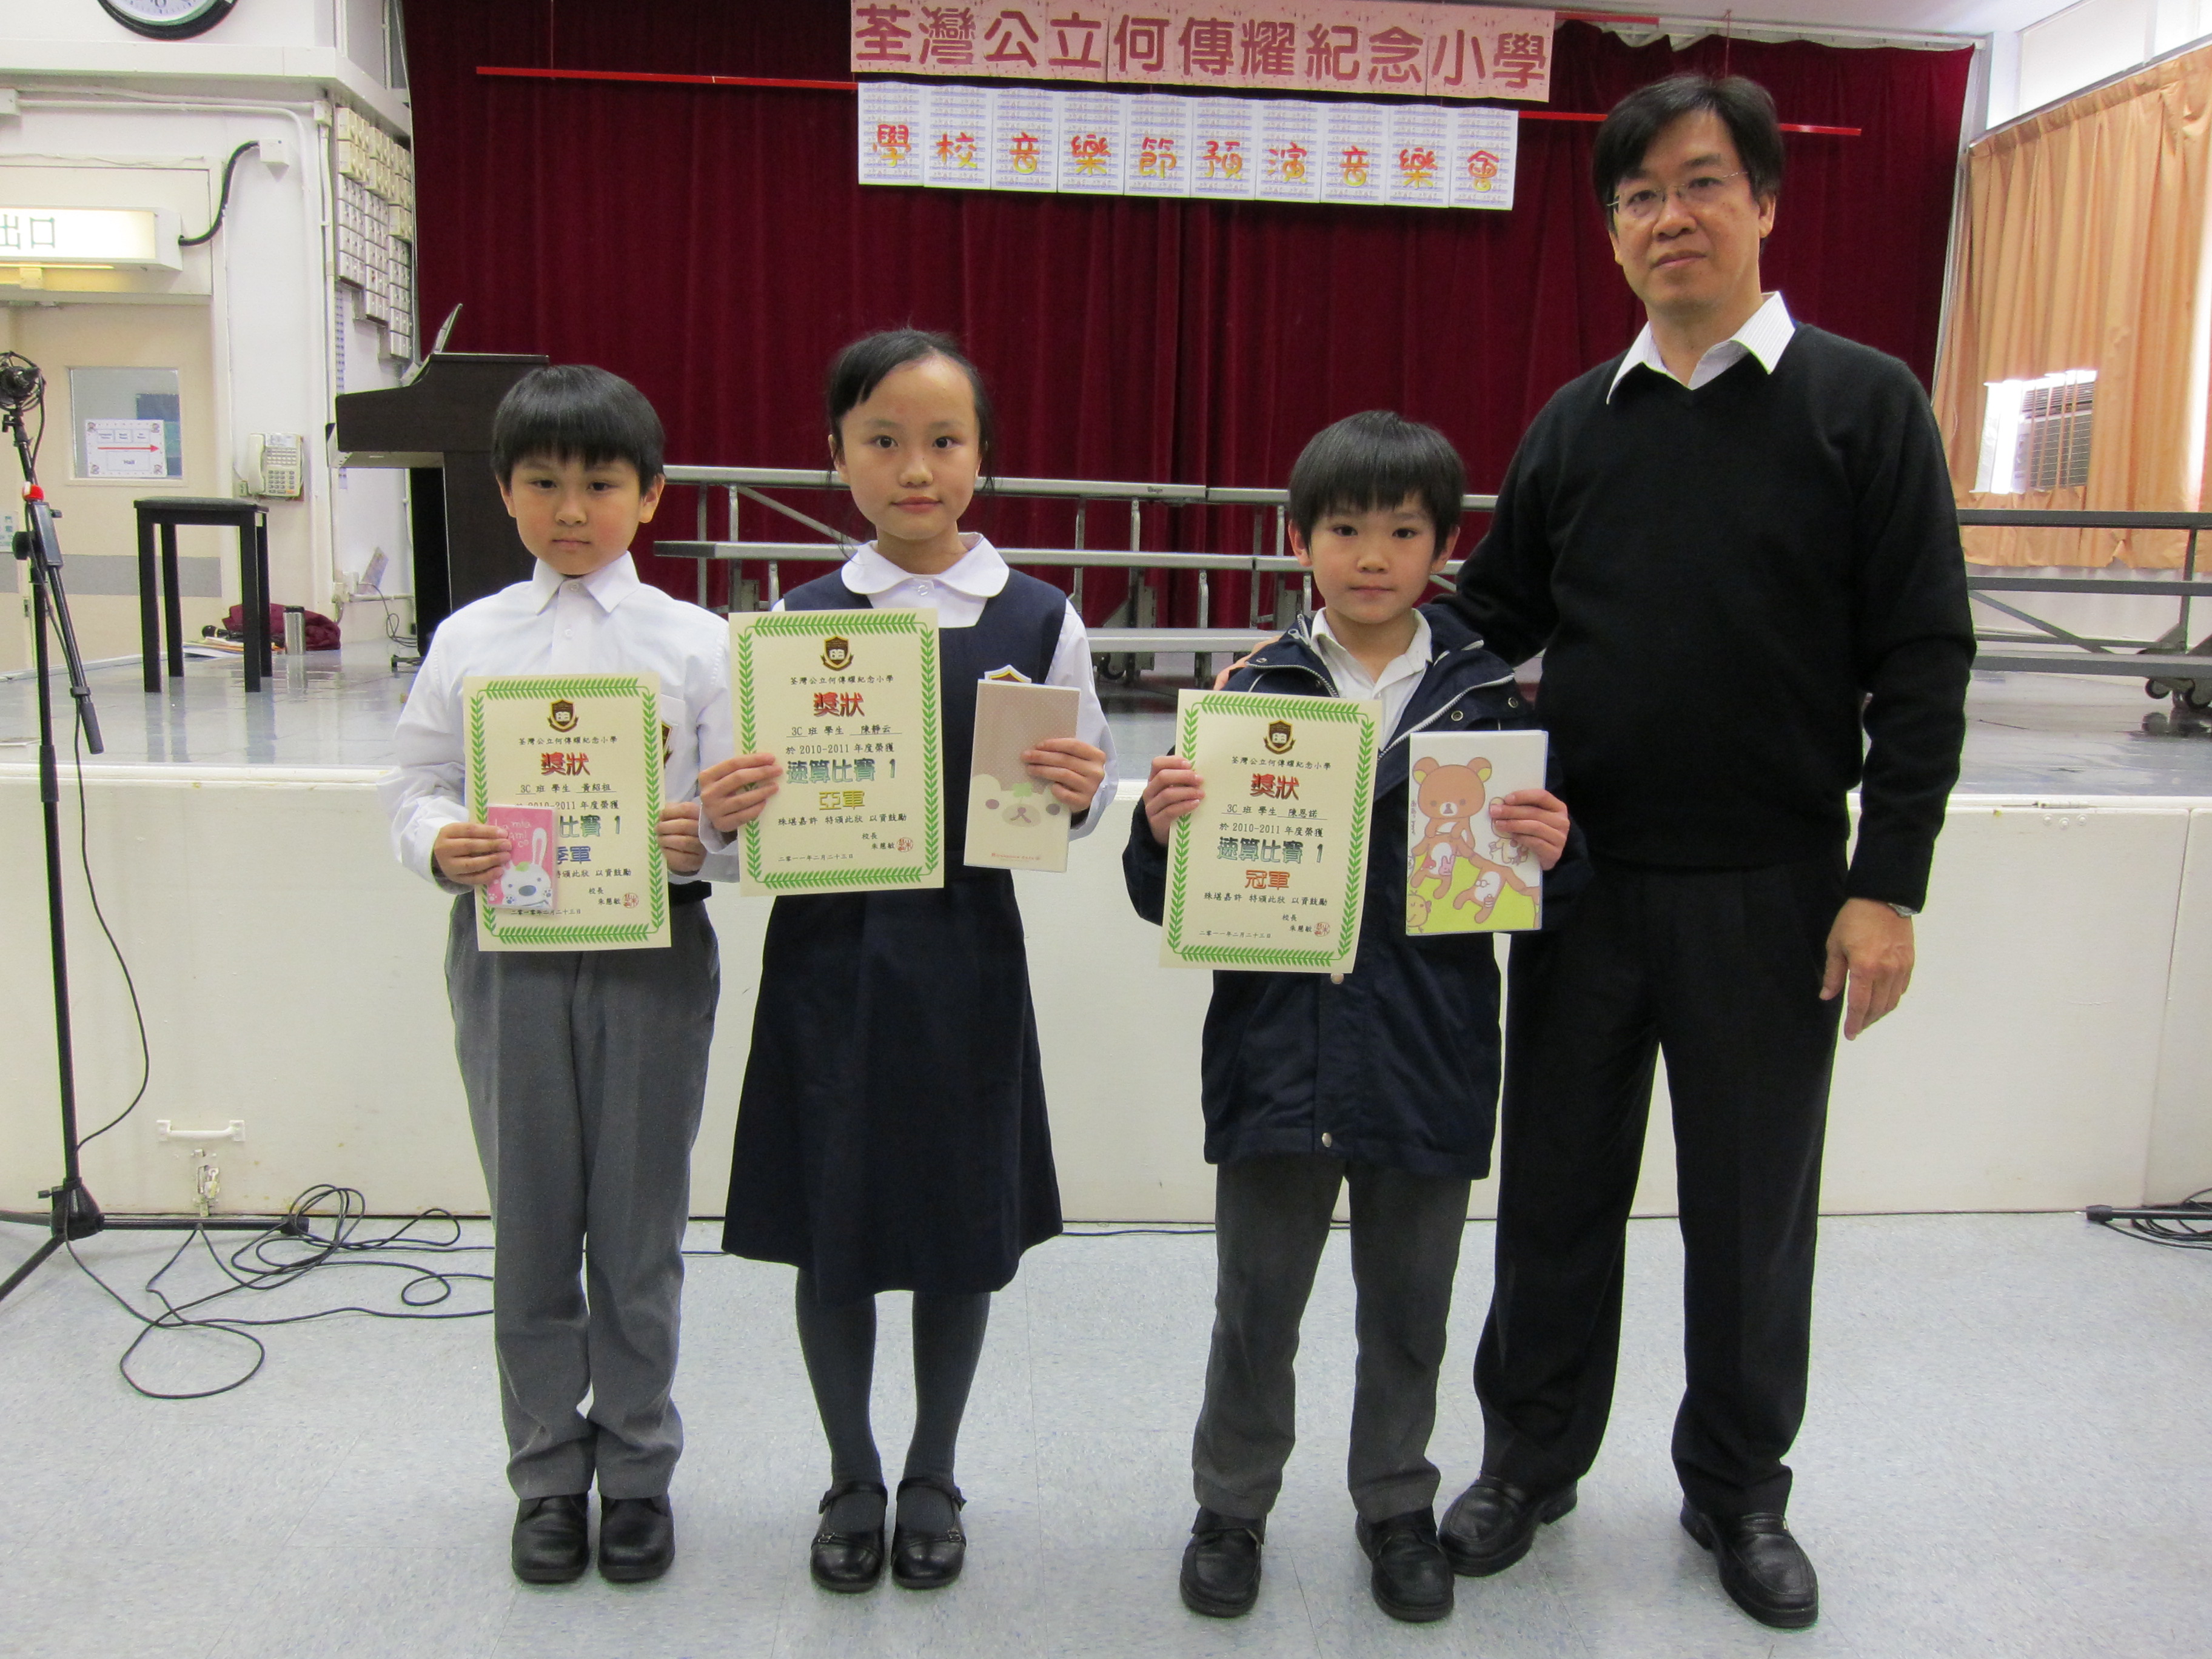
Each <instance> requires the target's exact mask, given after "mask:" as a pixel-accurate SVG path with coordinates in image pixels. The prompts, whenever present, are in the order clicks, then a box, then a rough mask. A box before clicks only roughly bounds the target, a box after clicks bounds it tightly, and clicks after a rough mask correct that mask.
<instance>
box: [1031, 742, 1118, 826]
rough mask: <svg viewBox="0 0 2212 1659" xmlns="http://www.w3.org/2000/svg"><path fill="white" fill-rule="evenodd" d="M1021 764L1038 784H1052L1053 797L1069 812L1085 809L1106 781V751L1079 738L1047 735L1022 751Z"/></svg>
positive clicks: (1095, 797) (1084, 810)
mask: <svg viewBox="0 0 2212 1659" xmlns="http://www.w3.org/2000/svg"><path fill="white" fill-rule="evenodd" d="M1022 764H1024V766H1026V767H1028V768H1029V769H1030V776H1031V777H1033V778H1035V779H1036V781H1038V782H1039V783H1048V784H1050V785H1051V786H1052V793H1053V798H1054V799H1056V800H1057V801H1059V802H1060V805H1062V806H1065V807H1066V809H1067V810H1068V811H1071V812H1087V811H1090V810H1091V802H1092V801H1093V800H1095V799H1097V796H1098V786H1099V785H1100V784H1102V783H1103V782H1105V781H1106V751H1105V750H1103V749H1094V748H1092V747H1091V744H1087V743H1085V742H1084V741H1083V739H1082V738H1046V739H1045V740H1044V741H1043V742H1042V743H1041V744H1038V745H1037V746H1036V748H1034V749H1025V750H1023V751H1022Z"/></svg>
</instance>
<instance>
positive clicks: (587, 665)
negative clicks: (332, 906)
mask: <svg viewBox="0 0 2212 1659" xmlns="http://www.w3.org/2000/svg"><path fill="white" fill-rule="evenodd" d="M639 671H650V672H652V673H654V674H657V675H659V677H660V719H661V721H662V723H663V725H665V726H666V727H667V729H668V759H667V763H666V767H665V779H666V781H665V785H664V786H663V795H662V799H665V800H667V801H671V802H675V801H686V800H696V799H698V796H699V769H700V768H701V767H702V766H711V765H713V764H714V763H716V762H718V761H724V760H727V759H729V758H730V757H731V756H732V754H734V753H735V752H736V749H735V745H734V741H733V739H732V736H731V731H730V693H729V685H730V641H729V629H728V626H727V624H726V623H724V622H723V621H722V619H721V618H720V617H717V616H715V615H714V613H713V612H712V611H702V610H701V609H700V608H699V607H698V606H697V605H687V604H685V603H684V601H683V600H681V599H673V598H671V597H670V596H669V595H668V594H666V593H664V592H661V591H660V590H659V588H657V587H653V586H647V584H646V583H645V582H643V581H641V580H639V579H638V574H637V566H636V564H635V562H633V561H632V560H631V558H630V556H629V554H627V553H625V554H623V556H621V557H620V558H618V559H617V560H615V561H614V562H612V563H611V564H608V565H605V566H603V567H602V568H599V569H598V570H595V571H593V572H592V574H590V575H588V576H563V575H562V574H561V573H560V572H559V571H557V570H556V569H554V568H553V567H552V566H550V565H549V564H544V563H542V562H541V563H540V564H538V567H537V568H536V569H534V570H533V571H532V573H531V574H530V580H527V581H520V582H517V583H515V584H514V585H513V586H512V587H504V588H501V590H500V591H499V592H496V593H493V594H489V595H487V596H486V597H485V598H483V599H478V600H477V601H476V602H475V603H474V604H472V605H463V606H462V607H461V608H460V609H459V611H454V612H453V615H452V616H450V617H447V618H446V620H445V621H444V622H443V623H440V624H439V627H438V631H437V633H436V634H435V635H434V636H433V637H432V639H431V641H430V650H429V653H428V655H426V656H425V657H424V658H423V659H422V666H421V668H419V669H418V670H416V675H415V684H414V687H413V689H412V690H410V691H409V692H408V694H407V707H406V708H405V709H404V711H403V712H402V713H401V714H400V716H399V726H398V730H397V731H395V732H393V734H392V748H393V750H394V752H395V753H396V755H397V757H398V762H399V766H398V770H397V771H393V772H388V773H386V775H384V777H383V778H381V779H380V780H379V781H378V784H377V795H378V798H379V799H380V800H381V801H382V802H383V804H384V810H385V811H386V813H387V814H388V815H389V816H390V817H391V819H392V851H393V852H394V853H396V854H398V858H399V861H400V862H401V863H402V864H404V865H405V866H407V867H408V868H409V869H410V870H412V871H413V872H415V873H416V875H418V876H422V877H424V878H427V879H428V880H431V881H435V882H436V883H437V884H438V885H439V886H440V887H441V888H443V889H445V890H447V892H451V893H459V892H464V891H466V889H465V888H462V887H459V886H457V885H455V884H453V883H452V882H449V881H447V880H446V879H445V878H442V877H441V876H440V875H439V874H438V873H437V872H436V870H435V866H433V865H432V863H431V860H430V845H431V843H432V842H435V840H436V839H437V838H438V831H439V830H440V829H443V828H444V827H445V826H446V825H447V824H449V823H465V822H466V821H467V820H468V818H469V816H470V813H469V809H468V805H467V804H466V801H465V797H464V793H463V788H462V765H461V728H462V721H463V717H464V715H465V708H464V706H463V698H462V695H461V682H462V681H463V680H464V679H465V678H468V677H469V676H470V675H472V674H544V673H569V674H615V673H625V672H639ZM737 876H738V865H737V860H736V859H735V857H734V856H732V855H728V854H724V855H722V856H721V857H720V858H718V857H716V856H715V855H713V854H709V855H708V860H707V863H706V866H705V867H703V868H702V869H701V870H700V871H699V872H698V873H697V875H696V877H693V876H684V875H678V874H677V873H676V872H674V871H672V870H671V872H669V879H670V880H671V881H675V882H684V881H690V880H694V879H706V880H723V881H734V880H736V879H737Z"/></svg>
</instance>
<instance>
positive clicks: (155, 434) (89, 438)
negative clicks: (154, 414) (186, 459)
mask: <svg viewBox="0 0 2212 1659" xmlns="http://www.w3.org/2000/svg"><path fill="white" fill-rule="evenodd" d="M166 426H167V423H166V422H161V421H87V422H85V423H84V476H85V477H88V478H166V477H168V476H169V460H168V445H167V437H166V435H165V430H166Z"/></svg>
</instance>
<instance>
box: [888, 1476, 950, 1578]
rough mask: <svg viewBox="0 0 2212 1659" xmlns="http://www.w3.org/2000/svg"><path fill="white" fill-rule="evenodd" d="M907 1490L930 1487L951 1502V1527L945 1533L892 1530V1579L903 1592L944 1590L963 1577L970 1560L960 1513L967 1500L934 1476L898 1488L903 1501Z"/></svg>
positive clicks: (916, 1478) (908, 1480)
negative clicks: (963, 1566) (961, 1574)
mask: <svg viewBox="0 0 2212 1659" xmlns="http://www.w3.org/2000/svg"><path fill="white" fill-rule="evenodd" d="M908 1486H929V1487H932V1488H933V1489H934V1490H936V1491H938V1492H943V1493H944V1494H945V1497H947V1498H950V1499H951V1501H952V1514H953V1519H952V1525H951V1528H948V1529H947V1530H945V1531H944V1532H921V1531H917V1530H916V1529H915V1528H912V1527H902V1526H897V1525H896V1524H895V1525H893V1527H892V1528H891V1579H892V1582H893V1583H896V1584H897V1585H898V1586H899V1587H900V1588H901V1589H944V1588H945V1586H946V1585H947V1584H949V1583H951V1582H952V1581H953V1580H954V1579H956V1578H957V1577H959V1576H960V1568H961V1566H962V1565H963V1563H964V1562H965V1561H966V1560H967V1559H968V1534H966V1533H964V1532H963V1531H961V1530H960V1511H961V1510H963V1509H964V1508H965V1507H966V1506H967V1503H968V1500H967V1499H966V1498H963V1497H962V1496H961V1495H960V1488H959V1487H957V1486H954V1485H953V1484H952V1483H951V1481H950V1480H939V1479H938V1478H937V1477H936V1476H935V1475H933V1474H910V1475H908V1476H907V1478H906V1479H905V1480H902V1481H900V1482H899V1484H898V1489H899V1494H900V1496H901V1497H904V1496H905V1494H906V1489H907V1488H908Z"/></svg>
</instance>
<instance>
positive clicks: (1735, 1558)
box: [1682, 1503, 1820, 1630]
mask: <svg viewBox="0 0 2212 1659" xmlns="http://www.w3.org/2000/svg"><path fill="white" fill-rule="evenodd" d="M1682 1530H1683V1531H1685V1532H1686V1533H1688V1534H1690V1536H1691V1537H1692V1538H1694V1539H1696V1540H1697V1541H1698V1542H1699V1543H1700V1544H1702V1545H1704V1546H1705V1548H1707V1549H1709V1550H1711V1552H1712V1553H1713V1559H1714V1561H1715V1563H1716V1564H1717V1565H1718V1566H1719V1567H1720V1570H1721V1588H1722V1589H1724V1590H1726V1591H1727V1592H1728V1593H1729V1598H1730V1599H1731V1600H1732V1601H1735V1604H1736V1606H1738V1607H1741V1608H1742V1609H1743V1610H1744V1611H1745V1612H1746V1613H1749V1614H1750V1615H1751V1616H1752V1617H1753V1618H1754V1619H1756V1620H1759V1623H1760V1624H1762V1625H1771V1626H1774V1628H1775V1629H1777V1630H1803V1629H1804V1628H1805V1627H1806V1626H1808V1625H1810V1624H1812V1623H1813V1622H1814V1620H1817V1619H1818V1618H1820V1578H1819V1577H1817V1576H1816V1575H1815V1574H1814V1571H1813V1564H1812V1562H1811V1561H1809V1560H1808V1559H1806V1555H1805V1552H1804V1551H1803V1550H1802V1549H1801V1548H1800V1547H1798V1544H1797V1541H1796V1539H1795V1538H1792V1537H1791V1536H1790V1528H1789V1526H1788V1525H1787V1523H1785V1522H1784V1520H1783V1519H1782V1517H1781V1516H1778V1515H1735V1516H1714V1515H1707V1514H1706V1513H1705V1511H1704V1510H1699V1509H1694V1508H1692V1506H1691V1505H1690V1504H1687V1503H1685V1504H1683V1505H1682Z"/></svg>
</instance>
